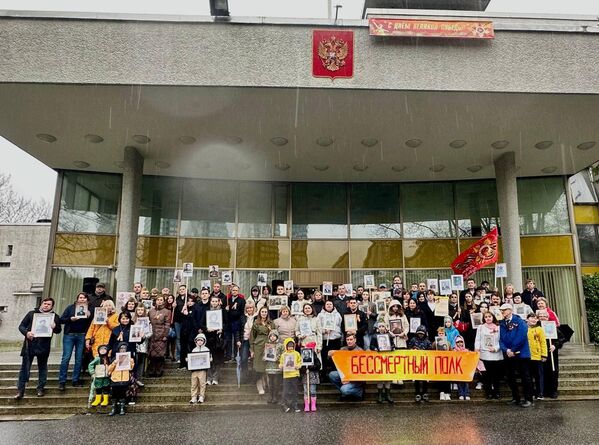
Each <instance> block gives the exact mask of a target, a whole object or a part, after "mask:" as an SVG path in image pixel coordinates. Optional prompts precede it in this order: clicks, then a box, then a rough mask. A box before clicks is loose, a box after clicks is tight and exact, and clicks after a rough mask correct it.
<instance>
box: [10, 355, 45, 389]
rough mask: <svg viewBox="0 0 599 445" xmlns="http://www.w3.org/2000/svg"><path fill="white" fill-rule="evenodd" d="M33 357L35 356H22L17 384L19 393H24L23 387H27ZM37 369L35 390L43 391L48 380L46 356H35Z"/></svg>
mask: <svg viewBox="0 0 599 445" xmlns="http://www.w3.org/2000/svg"><path fill="white" fill-rule="evenodd" d="M35 357H36V356H35V355H29V354H25V355H23V360H22V362H21V370H20V371H19V382H18V383H17V388H18V389H19V392H24V391H25V385H27V382H28V381H29V376H30V374H31V364H32V363H33V359H34V358H35ZM37 369H38V372H39V377H38V380H37V389H44V386H46V381H47V380H48V356H47V355H38V356H37Z"/></svg>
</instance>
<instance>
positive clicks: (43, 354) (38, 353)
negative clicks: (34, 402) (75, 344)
mask: <svg viewBox="0 0 599 445" xmlns="http://www.w3.org/2000/svg"><path fill="white" fill-rule="evenodd" d="M52 309H54V299H52V298H49V297H48V298H44V299H43V300H42V303H41V304H40V307H39V308H37V309H34V310H32V311H29V312H28V313H27V315H25V318H23V320H22V321H21V324H20V325H19V331H20V332H21V334H23V335H24V336H25V340H24V341H23V348H22V349H21V357H23V360H22V362H21V370H20V371H19V381H18V383H17V390H18V391H17V395H16V396H15V399H17V400H19V399H22V398H23V396H24V395H25V386H26V385H27V382H28V381H29V375H30V374H31V365H32V363H33V359H34V358H36V357H37V367H38V370H39V377H38V384H37V396H38V397H43V396H44V394H45V391H44V387H45V386H46V380H47V378H48V356H49V355H50V344H51V341H52V337H39V338H36V337H35V335H34V333H33V316H34V314H53V315H54V321H53V322H52V323H51V324H50V326H49V327H50V329H52V332H53V333H54V334H60V331H61V328H60V319H59V318H58V315H56V314H54V313H53V312H52Z"/></svg>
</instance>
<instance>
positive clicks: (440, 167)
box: [429, 164, 445, 173]
mask: <svg viewBox="0 0 599 445" xmlns="http://www.w3.org/2000/svg"><path fill="white" fill-rule="evenodd" d="M429 170H430V171H432V172H434V173H439V172H440V171H443V170H445V166H444V165H443V164H437V165H433V166H432V167H430V168H429Z"/></svg>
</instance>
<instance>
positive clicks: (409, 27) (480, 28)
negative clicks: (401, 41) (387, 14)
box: [368, 18, 495, 39]
mask: <svg viewBox="0 0 599 445" xmlns="http://www.w3.org/2000/svg"><path fill="white" fill-rule="evenodd" d="M368 24H369V26H370V35H371V36H383V37H445V38H458V39H494V38H495V31H494V29H493V22H489V21H464V20H459V21H458V20H417V19H383V18H372V19H369V20H368Z"/></svg>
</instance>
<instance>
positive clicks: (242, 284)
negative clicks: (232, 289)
mask: <svg viewBox="0 0 599 445" xmlns="http://www.w3.org/2000/svg"><path fill="white" fill-rule="evenodd" d="M259 273H265V274H266V282H267V283H268V285H269V286H270V287H272V282H273V281H278V280H281V281H285V280H288V279H289V271H288V270H269V269H260V270H236V271H235V277H234V281H235V283H236V284H237V285H239V290H240V292H241V293H242V294H244V295H245V296H246V298H247V297H248V296H249V295H250V290H251V288H252V286H256V284H257V283H258V274H259Z"/></svg>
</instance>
